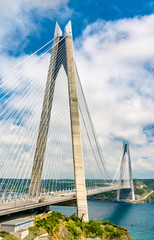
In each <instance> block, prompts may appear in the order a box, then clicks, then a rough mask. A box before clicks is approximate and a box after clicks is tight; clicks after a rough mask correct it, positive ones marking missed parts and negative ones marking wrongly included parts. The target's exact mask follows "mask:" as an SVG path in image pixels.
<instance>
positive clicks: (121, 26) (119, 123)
mask: <svg viewBox="0 0 154 240" xmlns="http://www.w3.org/2000/svg"><path fill="white" fill-rule="evenodd" d="M153 11H154V1H146V0H138V1H133V0H125V1H124V0H110V1H108V0H103V1H102V0H98V1H95V0H85V1H80V0H70V1H68V0H58V1H54V0H44V1H41V0H33V1H30V0H14V1H12V0H5V1H4V0H0V61H1V66H0V73H1V74H2V73H3V72H5V71H6V70H7V69H8V67H10V66H13V65H15V64H16V63H17V62H18V61H20V60H21V59H22V58H24V57H25V56H28V55H29V54H31V53H33V52H35V51H36V50H37V49H38V48H40V47H41V46H42V45H44V44H45V43H46V42H48V41H49V40H50V39H51V38H53V34H54V28H55V22H56V21H58V23H59V25H60V26H61V28H62V30H63V29H64V26H65V25H66V24H67V22H68V21H69V20H70V19H71V21H72V28H73V39H74V51H75V60H76V64H77V68H78V72H79V75H80V79H81V82H82V85H83V89H84V92H85V96H86V99H87V104H88V106H89V110H90V113H91V116H92V120H93V122H94V125H95V128H96V132H97V133H98V137H99V141H100V144H101V147H102V151H103V154H104V157H105V160H106V165H107V167H108V169H109V170H110V171H111V172H114V171H115V169H116V167H117V165H118V162H119V160H120V157H121V155H122V143H123V141H124V140H127V141H128V142H129V144H130V153H131V159H132V166H133V175H134V177H135V178H153V177H154V44H153V43H154V14H153ZM111 166H112V167H111Z"/></svg>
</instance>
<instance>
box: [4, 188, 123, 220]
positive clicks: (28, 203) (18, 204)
mask: <svg viewBox="0 0 154 240" xmlns="http://www.w3.org/2000/svg"><path fill="white" fill-rule="evenodd" d="M118 189H120V188H118V187H117V186H107V187H100V188H93V189H88V190H87V196H91V195H95V194H99V193H103V192H109V191H113V190H118ZM42 198H43V199H44V200H43V202H39V199H42ZM73 200H74V201H75V200H76V193H75V192H74V191H61V192H54V193H52V195H50V194H44V195H42V196H39V197H38V196H37V197H30V196H29V197H25V198H24V197H22V198H21V199H14V200H13V199H12V200H11V201H9V200H6V201H5V202H2V200H1V202H0V216H4V215H8V214H13V213H17V212H22V211H26V210H30V209H36V208H41V207H45V206H50V205H60V204H62V205H65V203H66V204H67V203H69V202H71V201H73Z"/></svg>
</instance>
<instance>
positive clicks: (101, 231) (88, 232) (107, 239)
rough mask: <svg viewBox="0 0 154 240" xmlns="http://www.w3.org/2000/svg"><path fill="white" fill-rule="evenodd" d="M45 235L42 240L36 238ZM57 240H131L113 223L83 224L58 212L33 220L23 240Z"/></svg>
mask: <svg viewBox="0 0 154 240" xmlns="http://www.w3.org/2000/svg"><path fill="white" fill-rule="evenodd" d="M45 233H47V234H46V235H47V236H45V237H44V238H41V237H40V238H37V237H38V236H40V235H42V234H43V235H44V234H45ZM0 236H1V237H2V238H3V239H10V240H11V239H12V240H13V239H14V240H16V239H18V238H16V237H14V236H11V235H10V234H8V233H5V232H1V233H0ZM36 238H37V239H42V240H43V239H46V240H47V239H48V240H49V239H50V240H52V239H57V240H75V239H78V240H79V239H80V240H84V239H87V238H90V239H91V238H95V239H96V238H97V239H104V240H112V239H113V240H114V239H115V240H116V239H117V240H131V239H132V238H131V237H130V235H129V233H128V232H127V230H126V229H124V228H122V227H120V226H116V225H115V224H113V223H109V222H108V221H106V222H99V221H94V220H90V221H89V222H84V221H82V219H79V218H78V217H77V215H76V214H73V215H72V216H70V217H66V216H63V215H62V214H61V213H60V212H54V211H53V212H50V213H48V214H46V215H45V216H42V217H37V218H35V226H34V227H30V228H29V235H28V236H27V237H26V238H24V240H34V239H36Z"/></svg>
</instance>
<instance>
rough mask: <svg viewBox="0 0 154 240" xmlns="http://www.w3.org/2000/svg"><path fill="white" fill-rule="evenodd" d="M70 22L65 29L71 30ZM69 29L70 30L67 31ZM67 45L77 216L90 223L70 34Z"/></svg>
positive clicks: (66, 41)
mask: <svg viewBox="0 0 154 240" xmlns="http://www.w3.org/2000/svg"><path fill="white" fill-rule="evenodd" d="M70 24H71V23H70V22H69V23H68V25H67V26H66V28H65V33H66V32H67V30H68V31H69V30H70V29H71V26H70ZM67 28H68V29H67ZM65 43H66V58H67V71H68V72H67V73H68V86H69V102H70V118H71V131H72V148H73V161H74V175H75V186H76V197H77V214H78V217H80V218H82V219H83V220H84V221H88V208H87V197H86V187H85V175H84V164H83V156H82V143H81V134H80V120H79V107H78V97H77V87H76V77H75V63H74V55H73V41H72V36H71V35H70V32H68V35H67V36H66V39H65Z"/></svg>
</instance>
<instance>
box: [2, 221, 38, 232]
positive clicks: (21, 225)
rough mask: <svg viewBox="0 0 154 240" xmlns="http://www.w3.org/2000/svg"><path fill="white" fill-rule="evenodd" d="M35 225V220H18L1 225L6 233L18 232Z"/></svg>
mask: <svg viewBox="0 0 154 240" xmlns="http://www.w3.org/2000/svg"><path fill="white" fill-rule="evenodd" d="M33 225H34V219H33V218H18V219H13V220H10V221H7V222H3V223H2V224H1V230H2V231H5V232H18V231H20V230H22V229H27V228H29V227H32V226H33Z"/></svg>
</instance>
